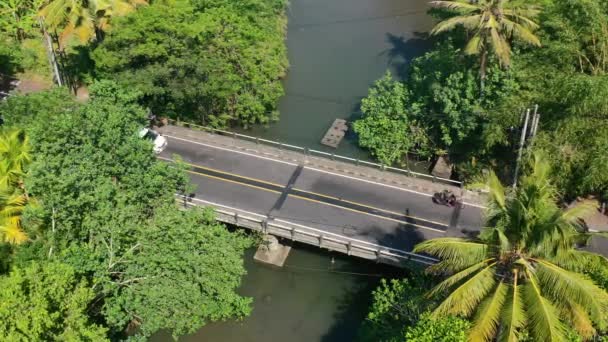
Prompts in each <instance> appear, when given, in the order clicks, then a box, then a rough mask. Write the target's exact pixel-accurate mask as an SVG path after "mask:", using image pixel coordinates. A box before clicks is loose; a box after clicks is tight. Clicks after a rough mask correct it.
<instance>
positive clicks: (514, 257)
mask: <svg viewBox="0 0 608 342" xmlns="http://www.w3.org/2000/svg"><path fill="white" fill-rule="evenodd" d="M549 174H550V166H549V163H548V162H547V161H546V159H544V157H542V156H541V155H536V156H535V158H534V159H533V162H532V163H531V165H530V171H529V174H527V175H526V176H525V177H523V179H522V180H521V182H520V184H519V186H518V188H517V190H516V191H508V190H506V189H505V188H503V187H502V185H501V184H500V181H499V180H498V178H497V177H496V175H495V174H493V173H492V174H490V175H489V178H488V180H487V181H486V183H485V184H486V186H487V188H488V189H489V192H490V202H489V203H488V208H489V209H488V213H487V226H488V228H485V229H484V230H483V231H482V232H481V234H480V236H479V238H477V239H462V238H438V239H432V240H428V241H425V242H422V243H420V244H419V245H417V246H416V247H415V249H414V250H415V251H416V252H422V253H427V254H430V255H433V256H436V257H438V258H440V259H441V261H440V262H439V263H438V264H436V265H433V266H431V267H430V268H429V271H430V272H437V273H443V274H446V273H447V274H449V277H448V278H447V279H446V280H444V281H443V282H441V283H440V284H438V285H437V286H436V287H435V288H434V289H433V290H432V291H431V293H430V295H439V296H443V298H444V299H443V300H442V302H441V304H440V305H439V306H438V307H437V308H436V309H435V310H434V315H435V316H436V317H441V316H445V315H461V316H464V317H473V324H472V327H471V329H470V331H469V338H470V339H471V340H474V341H491V340H493V339H494V338H496V337H498V339H499V340H501V341H516V340H519V339H520V338H521V336H522V334H523V333H524V332H529V333H530V335H531V336H532V337H533V338H534V340H536V341H565V340H566V336H567V328H566V327H567V326H571V327H572V328H573V329H574V330H575V331H576V332H577V333H578V334H580V335H581V336H582V337H583V338H591V337H592V336H593V335H594V334H595V333H596V329H599V330H600V331H605V330H606V329H607V328H608V315H607V313H608V292H606V291H604V290H603V289H602V288H600V287H598V285H597V284H595V283H594V282H593V281H592V280H591V279H590V278H588V277H587V276H585V275H584V274H582V273H579V272H581V269H580V265H582V264H584V263H585V262H588V261H589V260H593V259H602V260H604V261H603V262H604V264H608V260H606V259H605V258H603V257H600V256H598V255H595V254H592V253H588V252H583V251H580V250H577V249H574V246H575V244H576V243H577V242H578V241H580V239H581V237H582V236H583V233H584V231H583V230H582V228H581V227H580V226H579V221H578V220H579V219H580V218H581V217H584V216H585V214H586V213H589V212H590V211H593V210H595V207H594V206H593V205H592V204H591V203H588V204H584V205H580V206H578V207H575V208H573V209H569V210H567V211H562V210H561V209H560V208H559V207H558V206H557V204H556V203H555V200H556V189H555V187H554V186H553V185H552V184H551V183H550V180H549Z"/></svg>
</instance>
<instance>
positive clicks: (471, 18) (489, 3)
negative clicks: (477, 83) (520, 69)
mask: <svg viewBox="0 0 608 342" xmlns="http://www.w3.org/2000/svg"><path fill="white" fill-rule="evenodd" d="M431 5H433V6H435V7H439V8H446V9H448V10H451V11H453V12H454V13H455V14H457V15H456V16H454V17H452V18H449V19H446V20H444V21H442V22H439V23H438V24H437V25H435V27H434V28H433V29H432V30H431V34H432V35H436V34H439V33H441V32H445V31H449V30H452V29H454V28H455V27H458V26H462V27H464V28H465V30H466V31H467V32H468V33H469V37H470V38H469V42H468V43H467V45H466V47H465V49H464V52H465V54H467V55H479V56H480V61H479V73H480V78H481V82H482V88H483V82H484V80H485V78H486V67H487V60H488V51H489V50H490V48H491V49H492V51H493V52H494V54H495V55H496V57H497V58H498V61H499V62H500V64H501V65H502V66H503V67H508V66H509V64H510V57H511V47H510V44H509V42H510V41H511V40H513V39H518V40H519V41H521V42H523V43H526V44H531V45H534V46H540V40H539V39H538V37H536V36H535V35H534V33H532V32H533V31H534V30H535V29H536V28H538V25H537V24H536V23H535V22H534V21H532V19H533V18H534V17H536V16H537V15H538V13H539V12H540V11H539V10H538V8H536V7H535V6H533V5H529V4H526V2H524V1H512V0H446V1H431Z"/></svg>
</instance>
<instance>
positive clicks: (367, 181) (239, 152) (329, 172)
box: [163, 135, 487, 209]
mask: <svg viewBox="0 0 608 342" xmlns="http://www.w3.org/2000/svg"><path fill="white" fill-rule="evenodd" d="M163 136H165V137H167V138H171V139H176V140H180V141H185V142H189V143H193V144H197V145H202V146H206V147H210V148H215V149H218V150H222V151H229V152H234V153H238V154H243V155H246V156H250V157H255V158H260V159H264V160H270V161H274V162H277V163H282V164H286V165H291V166H298V164H294V163H290V162H286V161H284V160H279V159H274V158H269V157H262V156H259V155H256V154H252V153H247V152H243V151H237V150H233V149H229V148H225V147H219V146H214V145H209V144H205V143H201V142H198V141H193V140H188V139H183V138H178V137H174V136H171V135H163ZM304 168H305V169H308V170H312V171H317V172H322V173H327V174H330V175H333V176H338V177H344V178H347V179H352V180H357V181H360V182H365V183H369V184H374V185H379V186H383V187H387V188H391V189H395V190H400V191H405V192H410V193H414V194H417V195H421V196H426V197H433V195H432V194H427V193H424V192H420V191H416V190H411V189H406V188H403V187H399V186H394V185H388V184H384V183H379V182H375V181H371V180H367V179H362V178H358V177H352V176H347V175H343V174H339V173H335V172H331V171H326V170H322V169H317V168H314V167H310V166H304ZM463 204H464V205H467V206H471V207H476V208H480V209H487V207H486V206H483V205H479V204H475V203H469V202H463Z"/></svg>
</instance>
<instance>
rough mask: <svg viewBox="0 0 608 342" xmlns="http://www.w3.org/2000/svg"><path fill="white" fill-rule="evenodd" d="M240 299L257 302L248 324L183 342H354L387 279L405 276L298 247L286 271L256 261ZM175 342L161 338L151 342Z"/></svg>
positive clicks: (249, 260)
mask: <svg viewBox="0 0 608 342" xmlns="http://www.w3.org/2000/svg"><path fill="white" fill-rule="evenodd" d="M254 252H255V250H253V249H252V250H249V251H247V253H246V255H245V266H246V269H247V272H248V273H247V275H246V276H245V277H244V278H243V285H242V286H241V288H240V289H239V293H240V294H242V295H244V296H249V297H252V298H253V300H254V302H253V312H252V313H251V315H250V316H249V317H247V318H245V319H244V320H243V321H240V322H238V321H229V322H221V323H211V324H209V325H207V326H205V327H203V328H202V329H200V330H199V331H198V332H197V333H195V334H193V335H188V336H183V337H181V338H180V341H181V342H202V341H212V342H274V341H289V342H314V341H324V342H334V341H353V340H354V338H355V336H356V333H357V330H358V328H359V326H360V325H361V323H362V321H363V319H364V318H365V315H366V313H367V309H368V306H369V300H370V299H371V297H370V293H371V291H372V290H373V289H374V288H375V287H376V285H377V284H378V282H379V280H380V279H381V277H382V276H384V277H390V276H399V275H400V274H402V273H401V272H402V271H401V270H398V269H395V268H392V267H389V266H385V265H378V264H376V263H374V262H369V261H367V260H362V259H352V258H349V257H347V256H345V255H342V254H338V253H331V252H327V251H323V250H320V249H317V248H316V247H311V246H304V245H299V244H296V245H295V246H294V248H292V250H291V253H290V255H289V257H288V259H287V261H286V264H285V266H284V267H283V268H277V267H274V266H269V265H264V264H260V263H258V262H255V261H254V260H253V254H254ZM161 341H162V342H165V341H171V337H170V334H168V333H162V334H157V335H156V336H154V338H152V339H151V342H161Z"/></svg>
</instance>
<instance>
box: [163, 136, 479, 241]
mask: <svg viewBox="0 0 608 342" xmlns="http://www.w3.org/2000/svg"><path fill="white" fill-rule="evenodd" d="M168 140H169V144H168V146H167V148H166V149H165V151H163V153H161V155H160V156H159V157H160V158H161V159H163V160H167V161H168V160H171V159H172V158H173V157H174V155H179V156H181V158H182V159H183V160H184V161H185V162H186V163H188V164H190V170H189V172H190V174H191V180H192V182H193V183H194V184H195V185H196V186H197V189H196V191H195V194H196V198H199V199H203V200H206V201H210V202H214V203H217V204H221V205H225V206H230V207H234V208H239V209H241V210H246V211H250V212H254V213H258V214H262V215H269V216H271V217H273V218H275V219H281V220H286V221H290V222H293V223H297V224H301V225H305V226H309V227H313V228H317V229H322V230H325V231H328V232H331V233H336V234H341V235H345V236H348V237H353V238H357V239H360V240H365V241H369V242H372V243H376V244H379V245H382V246H386V247H392V248H398V249H402V250H406V251H407V250H410V249H411V248H412V247H413V246H414V245H415V244H416V243H418V242H420V241H423V240H425V239H429V238H436V237H441V236H462V235H464V234H466V232H469V231H477V230H479V229H480V227H481V226H482V224H483V217H482V209H481V208H479V207H476V206H472V205H464V206H462V207H461V206H457V207H455V208H449V207H446V206H440V205H436V204H433V202H432V200H431V194H425V193H421V192H417V191H412V190H409V189H404V188H399V187H394V186H387V185H383V184H379V183H375V182H371V181H368V180H362V179H358V178H353V177H349V176H345V175H341V174H335V173H330V172H327V171H324V170H318V169H314V168H310V167H306V166H303V165H297V164H295V163H288V162H285V161H280V160H274V159H269V158H265V157H260V156H254V155H249V154H244V153H242V152H239V151H233V150H230V149H227V148H219V147H218V148H216V147H209V146H203V145H200V144H196V143H195V142H188V141H184V140H182V139H180V140H176V139H172V138H171V137H168Z"/></svg>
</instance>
